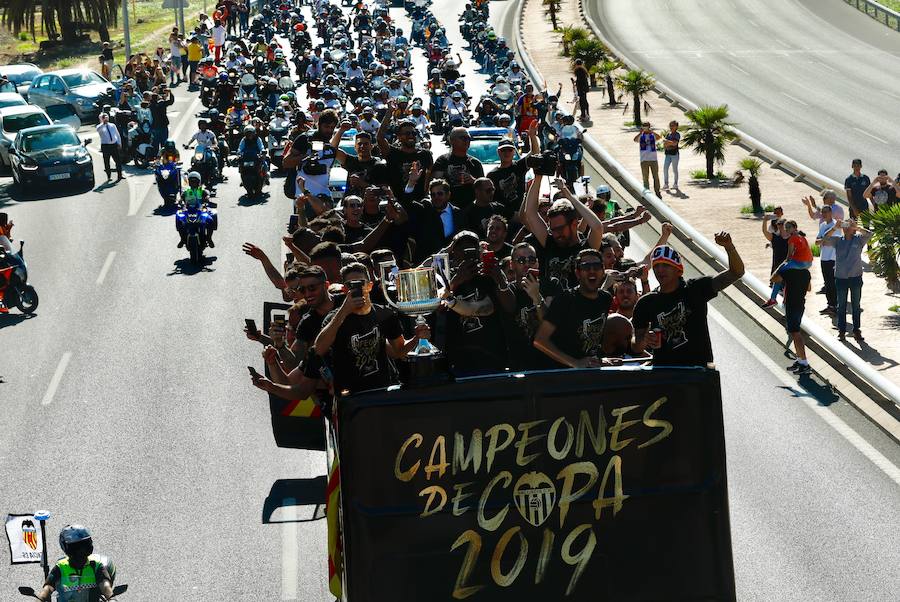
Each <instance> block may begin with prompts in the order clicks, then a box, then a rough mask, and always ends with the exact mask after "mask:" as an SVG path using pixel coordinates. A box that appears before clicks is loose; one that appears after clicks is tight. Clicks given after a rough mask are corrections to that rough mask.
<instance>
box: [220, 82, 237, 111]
mask: <svg viewBox="0 0 900 602" xmlns="http://www.w3.org/2000/svg"><path fill="white" fill-rule="evenodd" d="M236 93H237V88H236V87H235V85H234V82H232V81H231V78H230V77H228V74H227V73H220V74H219V81H218V83H217V84H216V106H218V107H219V111H221V112H222V113H225V112H226V111H228V108H229V107H230V106H231V104H232V103H233V102H234V95H235V94H236Z"/></svg>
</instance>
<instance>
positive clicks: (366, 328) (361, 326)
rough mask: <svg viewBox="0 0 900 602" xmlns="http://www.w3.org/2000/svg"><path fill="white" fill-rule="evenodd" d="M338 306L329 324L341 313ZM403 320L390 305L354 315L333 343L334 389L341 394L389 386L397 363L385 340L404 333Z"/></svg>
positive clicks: (346, 319) (346, 321) (340, 329)
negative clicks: (390, 357) (391, 360)
mask: <svg viewBox="0 0 900 602" xmlns="http://www.w3.org/2000/svg"><path fill="white" fill-rule="evenodd" d="M338 311H339V310H337V309H335V310H334V311H332V312H331V313H329V314H328V316H326V317H325V320H324V321H323V323H322V325H323V327H324V326H326V325H327V324H328V323H329V322H330V321H331V320H332V319H333V318H334V316H335V315H336V314H337V312H338ZM402 334H403V331H402V329H401V327H400V320H398V319H397V315H396V314H395V313H394V312H393V311H392V310H391V309H389V308H387V307H382V306H380V305H373V306H372V311H370V312H369V313H367V314H365V315H359V314H350V315H349V316H347V317H346V318H345V319H344V322H343V324H341V327H340V328H339V329H338V332H337V335H336V336H335V339H334V344H333V345H332V346H331V364H332V372H333V375H334V391H335V393H337V394H340V392H341V391H343V390H345V389H347V390H349V391H351V392H358V391H365V390H368V389H380V388H383V387H387V386H388V385H390V384H391V382H392V380H393V366H392V365H391V363H390V359H389V358H388V355H387V351H386V343H385V340H393V339H395V338H397V337H399V336H402Z"/></svg>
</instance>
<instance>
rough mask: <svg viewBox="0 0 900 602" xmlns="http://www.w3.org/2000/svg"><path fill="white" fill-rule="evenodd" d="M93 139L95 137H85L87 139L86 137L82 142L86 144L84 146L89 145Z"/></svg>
mask: <svg viewBox="0 0 900 602" xmlns="http://www.w3.org/2000/svg"><path fill="white" fill-rule="evenodd" d="M93 141H94V139H93V138H85V139H84V142H82V143H81V144H82V145H84V146H87V145H89V144H90V143H91V142H93Z"/></svg>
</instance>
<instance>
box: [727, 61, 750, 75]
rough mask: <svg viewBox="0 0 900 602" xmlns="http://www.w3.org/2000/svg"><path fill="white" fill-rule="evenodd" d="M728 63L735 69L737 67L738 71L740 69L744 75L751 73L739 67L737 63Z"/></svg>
mask: <svg viewBox="0 0 900 602" xmlns="http://www.w3.org/2000/svg"><path fill="white" fill-rule="evenodd" d="M728 64H729V65H731V66H732V67H733V68H734V69H736V70H737V71H740V72H741V73H743V74H744V75H750V74H749V73H747V72H746V71H744V70H743V69H741V68H740V67H738V66H737V65H735V64H734V63H728Z"/></svg>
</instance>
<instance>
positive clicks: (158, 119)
mask: <svg viewBox="0 0 900 602" xmlns="http://www.w3.org/2000/svg"><path fill="white" fill-rule="evenodd" d="M150 98H151V99H152V100H151V102H150V114H151V115H152V116H153V130H152V131H153V138H154V139H153V145H154V146H156V147H157V148H160V147H162V145H163V142H165V141H166V139H167V138H168V137H169V116H168V115H167V113H166V109H168V108H169V107H171V106H172V105H173V104H175V96H173V95H172V91H171V90H169V89H168V88H166V87H165V83H164V84H163V85H162V86H161V89H160V91H159V93H158V94H152V95H151V96H150Z"/></svg>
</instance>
